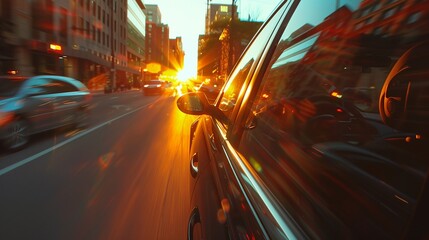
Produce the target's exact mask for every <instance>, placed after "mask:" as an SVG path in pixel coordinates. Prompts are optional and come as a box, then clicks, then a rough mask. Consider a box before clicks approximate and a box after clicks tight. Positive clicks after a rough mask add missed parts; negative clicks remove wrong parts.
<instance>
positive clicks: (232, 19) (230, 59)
mask: <svg viewBox="0 0 429 240" xmlns="http://www.w3.org/2000/svg"><path fill="white" fill-rule="evenodd" d="M236 2H237V0H232V3H231V23H230V24H229V54H228V55H229V57H228V74H230V73H231V71H232V63H233V55H234V38H233V37H232V36H233V31H234V29H233V25H234V18H235V16H234V15H235V10H234V6H235V3H236Z"/></svg>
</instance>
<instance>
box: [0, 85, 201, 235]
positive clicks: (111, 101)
mask: <svg viewBox="0 0 429 240" xmlns="http://www.w3.org/2000/svg"><path fill="white" fill-rule="evenodd" d="M176 98H177V97H176V96H174V94H173V93H172V92H169V93H166V94H164V95H162V96H143V95H142V94H141V92H139V91H137V90H131V91H127V92H120V93H113V94H107V95H105V94H98V95H97V94H95V95H94V97H93V106H92V113H91V122H90V126H89V127H88V128H87V129H86V130H83V131H78V132H77V131H73V130H71V129H60V130H57V131H54V132H49V133H46V134H41V135H37V136H35V137H34V138H33V139H32V141H31V143H30V144H29V145H28V146H27V147H26V148H25V149H23V150H22V151H20V152H16V153H1V155H0V212H1V214H0V238H1V239H184V238H185V237H186V225H187V219H188V214H189V202H190V200H189V196H190V194H189V186H188V185H189V184H188V180H189V176H190V174H189V165H188V164H189V163H188V162H186V161H185V159H189V157H188V150H189V141H188V139H189V125H190V124H191V123H192V122H193V121H194V120H195V117H193V116H190V115H185V114H183V113H181V112H180V111H179V110H178V109H177V107H176Z"/></svg>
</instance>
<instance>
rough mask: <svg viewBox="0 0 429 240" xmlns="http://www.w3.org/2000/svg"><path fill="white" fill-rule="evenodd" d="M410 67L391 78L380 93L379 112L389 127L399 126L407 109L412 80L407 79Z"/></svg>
mask: <svg viewBox="0 0 429 240" xmlns="http://www.w3.org/2000/svg"><path fill="white" fill-rule="evenodd" d="M407 72H409V70H408V67H405V68H402V69H400V70H399V71H397V73H396V74H394V75H393V74H392V75H393V76H389V77H388V78H387V80H386V82H385V83H384V85H383V88H382V89H381V92H380V99H379V112H380V116H381V118H382V120H383V121H384V122H385V123H386V124H387V125H389V126H398V124H400V122H401V119H403V116H404V114H405V111H406V108H407V99H408V89H409V87H410V84H411V82H410V80H409V78H407V77H406V75H407Z"/></svg>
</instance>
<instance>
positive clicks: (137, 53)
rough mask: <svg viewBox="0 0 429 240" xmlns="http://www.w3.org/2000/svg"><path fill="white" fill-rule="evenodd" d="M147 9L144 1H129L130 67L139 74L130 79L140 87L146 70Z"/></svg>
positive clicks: (128, 48)
mask: <svg viewBox="0 0 429 240" xmlns="http://www.w3.org/2000/svg"><path fill="white" fill-rule="evenodd" d="M145 10H146V7H145V5H144V3H143V1H142V0H128V34H127V38H128V40H127V60H128V67H129V68H132V69H133V70H134V71H136V72H138V74H133V75H132V76H131V77H130V80H131V84H132V86H134V87H139V86H140V84H141V81H142V78H143V75H144V69H145V68H146V65H145V60H146V50H145V49H146V47H145V42H146V11H145Z"/></svg>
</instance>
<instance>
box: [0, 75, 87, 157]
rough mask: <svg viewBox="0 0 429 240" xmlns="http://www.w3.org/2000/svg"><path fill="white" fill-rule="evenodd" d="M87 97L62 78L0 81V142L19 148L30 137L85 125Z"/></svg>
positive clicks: (82, 88) (74, 82)
mask: <svg viewBox="0 0 429 240" xmlns="http://www.w3.org/2000/svg"><path fill="white" fill-rule="evenodd" d="M90 100H91V93H90V92H89V90H88V88H87V87H86V86H85V85H84V84H83V83H81V82H79V81H77V80H75V79H73V78H69V77H63V76H50V75H45V76H34V77H19V76H3V77H0V142H1V144H2V146H3V147H4V148H5V149H8V150H12V151H13V150H18V149H21V148H23V147H24V146H25V145H26V144H27V143H28V141H29V137H30V135H32V134H35V133H40V132H43V131H47V130H51V129H54V128H59V127H62V126H66V125H70V124H74V125H75V126H77V127H85V126H86V125H87V124H88V114H89V112H88V111H89V108H88V107H89V105H90Z"/></svg>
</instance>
